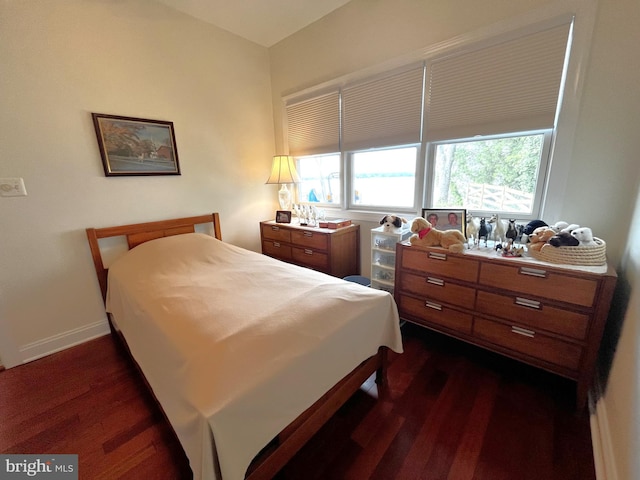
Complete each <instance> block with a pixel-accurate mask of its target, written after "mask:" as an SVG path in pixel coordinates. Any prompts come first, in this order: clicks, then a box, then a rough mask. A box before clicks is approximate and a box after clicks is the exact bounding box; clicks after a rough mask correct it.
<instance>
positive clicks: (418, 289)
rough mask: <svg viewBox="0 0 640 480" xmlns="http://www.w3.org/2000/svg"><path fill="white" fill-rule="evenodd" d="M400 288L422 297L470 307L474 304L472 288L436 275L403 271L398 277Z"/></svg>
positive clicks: (474, 294) (474, 293) (474, 296)
mask: <svg viewBox="0 0 640 480" xmlns="http://www.w3.org/2000/svg"><path fill="white" fill-rule="evenodd" d="M400 288H401V289H402V290H404V291H406V292H411V293H416V294H418V295H420V296H422V297H426V298H430V299H434V300H437V301H439V302H445V303H450V304H454V305H458V306H460V307H464V308H468V309H472V308H474V305H475V298H476V291H475V289H474V288H470V287H464V286H462V285H456V284H455V283H452V282H450V281H448V280H444V279H443V278H439V277H436V276H429V275H427V276H421V275H415V274H413V273H405V274H404V275H402V277H401V279H400Z"/></svg>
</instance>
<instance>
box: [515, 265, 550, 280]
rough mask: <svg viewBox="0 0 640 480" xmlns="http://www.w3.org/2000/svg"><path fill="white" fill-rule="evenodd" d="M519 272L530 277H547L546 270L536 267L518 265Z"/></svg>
mask: <svg viewBox="0 0 640 480" xmlns="http://www.w3.org/2000/svg"><path fill="white" fill-rule="evenodd" d="M520 273H521V274H522V275H529V276H530V277H540V278H547V271H546V270H539V269H537V268H528V267H520Z"/></svg>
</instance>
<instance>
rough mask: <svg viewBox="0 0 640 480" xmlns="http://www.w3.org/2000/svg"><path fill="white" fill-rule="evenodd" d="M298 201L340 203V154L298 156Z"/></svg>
mask: <svg viewBox="0 0 640 480" xmlns="http://www.w3.org/2000/svg"><path fill="white" fill-rule="evenodd" d="M297 163H298V166H297V168H298V175H299V176H300V180H301V182H300V183H299V184H298V202H301V203H308V202H309V203H322V204H328V205H340V199H341V198H342V196H341V195H340V189H341V188H342V186H341V185H342V183H341V181H340V178H341V173H340V172H341V171H342V168H341V167H340V154H339V153H334V154H329V155H310V156H307V157H298V158H297Z"/></svg>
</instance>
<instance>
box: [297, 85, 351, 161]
mask: <svg viewBox="0 0 640 480" xmlns="http://www.w3.org/2000/svg"><path fill="white" fill-rule="evenodd" d="M286 112H287V122H288V144H289V154H290V155H293V156H302V155H316V154H321V153H334V152H339V151H340V93H339V92H337V91H335V92H330V93H327V94H324V95H320V96H317V97H314V98H310V99H306V100H303V101H300V102H295V103H291V104H287V105H286Z"/></svg>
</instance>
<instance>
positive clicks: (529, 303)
mask: <svg viewBox="0 0 640 480" xmlns="http://www.w3.org/2000/svg"><path fill="white" fill-rule="evenodd" d="M515 303H516V305H520V306H521V307H528V308H535V309H537V310H540V308H541V306H540V302H537V301H535V300H529V299H528V298H522V297H516V302H515Z"/></svg>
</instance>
